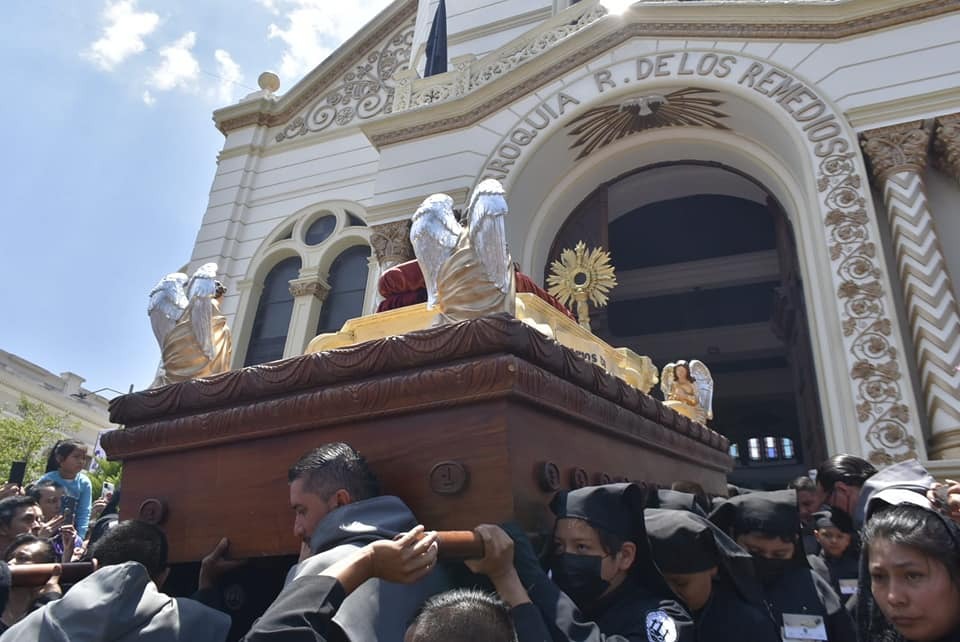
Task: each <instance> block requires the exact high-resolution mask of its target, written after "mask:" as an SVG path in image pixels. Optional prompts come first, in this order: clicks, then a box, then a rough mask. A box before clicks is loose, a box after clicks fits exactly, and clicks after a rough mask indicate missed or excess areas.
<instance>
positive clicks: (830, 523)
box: [0, 442, 960, 642]
mask: <svg viewBox="0 0 960 642" xmlns="http://www.w3.org/2000/svg"><path fill="white" fill-rule="evenodd" d="M85 455H86V453H85V451H84V449H83V446H82V444H78V443H76V442H61V443H58V444H57V446H55V447H54V449H53V451H52V452H51V455H50V460H49V462H48V463H49V465H48V472H47V474H46V475H44V476H43V477H41V478H40V479H39V480H37V481H36V482H35V483H33V484H31V485H29V486H28V487H26V488H22V489H21V488H20V487H19V486H17V487H13V486H11V485H8V486H5V487H4V488H3V489H2V494H3V495H5V496H6V497H5V498H3V499H2V500H0V551H3V561H0V611H2V622H0V631H5V632H4V633H3V634H2V636H0V642H8V641H13V640H16V641H26V640H30V641H33V640H42V641H44V642H47V641H54V642H59V641H61V640H63V641H68V640H70V641H75V640H83V641H87V640H89V641H95V640H96V641H101V640H102V641H107V640H118V641H120V640H198V641H199V640H203V641H207V640H212V641H219V640H226V639H227V638H228V635H229V632H230V629H231V618H230V616H229V615H228V614H227V612H226V611H225V610H223V605H222V600H221V599H220V594H219V591H218V582H219V580H220V578H221V577H222V576H223V575H224V574H225V573H228V572H230V571H231V570H233V569H235V568H237V567H238V566H239V565H240V564H242V562H241V561H236V560H231V559H229V542H228V540H226V539H223V540H221V541H220V542H219V544H218V545H217V546H216V548H215V549H214V550H213V551H211V553H210V554H209V555H208V556H206V557H205V558H204V560H203V561H202V563H201V565H200V570H199V577H198V578H197V591H196V592H195V593H194V594H193V595H192V596H190V597H189V598H188V597H175V596H171V595H167V594H166V593H164V592H163V586H164V582H165V580H166V578H167V574H168V572H169V568H168V564H167V540H166V536H165V534H164V532H163V531H162V530H161V529H160V528H158V527H156V526H154V525H151V524H149V523H146V522H141V521H136V520H126V521H119V519H118V517H117V511H116V506H117V502H118V501H119V492H117V493H115V494H114V495H113V496H105V497H102V498H100V499H98V500H97V501H93V500H92V497H91V489H90V482H89V480H87V479H86V477H85V476H84V474H83V473H82V472H81V469H82V467H83V461H84V459H85ZM288 479H289V499H290V505H291V508H292V509H293V513H294V516H293V530H294V533H295V534H296V536H297V537H298V538H299V539H300V541H301V542H302V551H301V555H300V559H299V561H298V562H297V563H296V564H295V565H294V566H293V567H292V568H290V570H289V572H288V574H287V577H286V582H285V585H284V587H283V589H282V591H281V592H280V593H279V595H278V596H277V597H276V599H275V600H274V601H273V603H272V604H271V605H270V606H269V608H267V609H266V611H265V612H264V613H263V614H262V615H261V616H260V617H259V619H257V620H256V621H255V622H254V624H253V626H252V627H251V628H250V630H249V631H246V632H244V634H243V638H242V639H243V640H246V641H247V642H256V641H268V640H281V641H286V640H290V641H297V642H299V641H308V642H309V641H316V642H320V641H324V642H329V641H343V640H349V641H352V642H368V641H369V642H373V641H377V642H379V641H384V642H386V641H390V642H393V641H396V642H401V641H402V642H434V641H441V640H442V641H445V642H452V641H465V642H470V641H474V640H476V641H481V640H482V641H484V642H501V641H502V642H547V641H552V642H573V641H578V642H579V641H590V642H600V641H607V642H625V641H630V642H634V641H636V642H640V641H643V642H693V641H699V642H715V641H729V642H739V641H748V642H781V641H783V642H793V641H797V640H827V641H829V642H854V641H859V642H867V641H874V640H879V641H882V642H902V641H908V642H950V641H956V642H960V525H958V524H960V484H956V483H953V482H949V481H948V482H947V483H943V484H941V483H937V482H936V481H935V480H934V479H933V477H932V476H930V475H929V473H927V471H926V470H924V469H923V468H922V466H921V465H920V464H919V463H918V462H916V461H910V462H903V463H899V464H895V465H892V466H889V467H887V468H885V469H883V470H881V471H879V472H878V471H877V470H876V469H875V468H874V467H873V466H872V465H871V464H870V463H868V462H866V461H864V460H863V459H860V458H858V457H854V456H851V455H837V456H835V457H832V458H831V459H829V460H828V461H826V462H824V463H823V464H822V465H821V466H820V467H819V468H818V469H817V471H816V475H815V477H814V476H813V475H811V477H801V478H798V479H796V480H793V481H792V482H791V483H790V484H789V485H788V488H786V489H784V490H775V491H751V490H747V489H743V488H737V487H735V486H729V487H728V493H727V496H724V497H711V496H709V495H708V494H707V493H705V492H704V491H703V489H702V488H700V487H699V486H698V485H697V484H695V483H693V482H683V481H680V482H677V483H675V484H674V485H673V487H672V488H670V489H665V488H661V489H658V488H655V487H649V486H646V485H641V484H636V483H616V484H606V485H601V486H588V487H585V488H580V489H576V490H571V491H560V492H558V493H557V494H556V495H555V496H554V497H553V498H552V501H551V502H550V505H549V508H550V510H551V511H552V513H553V515H554V517H555V523H554V527H553V529H552V537H550V538H546V540H545V541H544V542H542V543H541V542H533V541H531V539H530V538H528V536H527V534H526V533H525V532H524V531H523V529H522V528H520V527H519V526H518V525H517V524H514V523H504V524H499V525H494V524H480V525H477V527H476V529H475V531H474V532H475V534H476V536H477V538H478V539H479V540H480V541H482V543H483V554H482V557H477V558H475V559H468V560H466V561H463V562H460V561H451V560H449V559H445V558H444V557H443V556H442V555H441V542H440V540H439V537H438V534H437V533H435V532H431V531H428V530H426V529H425V528H424V527H423V526H422V525H420V524H418V520H417V518H416V516H415V515H414V514H413V512H412V511H411V510H410V508H409V507H408V506H406V504H404V502H403V501H402V500H401V499H400V498H398V497H395V496H392V495H390V494H388V493H384V492H383V490H382V489H381V488H380V484H379V482H378V480H377V478H376V476H375V475H374V474H373V472H372V471H371V470H370V468H369V467H368V465H367V463H366V461H365V460H364V458H363V457H362V456H361V455H360V454H359V453H358V452H357V451H356V450H354V449H353V448H352V447H351V446H349V445H347V444H344V443H331V444H325V445H323V446H321V447H319V448H317V449H315V450H312V451H310V452H309V453H306V454H305V455H304V456H303V457H302V458H301V459H300V460H299V461H297V462H296V463H294V465H293V466H292V467H291V468H290V470H289V473H288ZM64 496H66V497H69V498H72V501H65V500H64V499H63V497H64ZM535 544H542V545H540V546H536V547H535ZM74 560H89V561H91V562H92V568H93V569H94V570H93V572H92V573H91V574H89V575H88V576H87V577H85V578H84V579H81V580H79V581H76V582H75V583H73V584H72V585H70V586H67V585H63V586H61V583H60V581H59V580H60V575H59V569H60V568H62V567H58V566H54V567H53V570H52V573H51V574H50V579H49V580H48V581H47V582H46V584H44V585H43V586H36V587H24V586H16V585H14V586H11V569H12V573H13V574H16V573H17V572H18V571H19V569H18V567H21V565H27V564H43V563H56V562H69V561H74Z"/></svg>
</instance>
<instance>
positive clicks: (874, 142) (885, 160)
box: [860, 120, 930, 188]
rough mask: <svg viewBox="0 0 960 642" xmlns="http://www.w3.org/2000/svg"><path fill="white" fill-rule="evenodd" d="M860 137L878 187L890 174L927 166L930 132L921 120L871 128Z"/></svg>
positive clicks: (919, 170) (918, 169)
mask: <svg viewBox="0 0 960 642" xmlns="http://www.w3.org/2000/svg"><path fill="white" fill-rule="evenodd" d="M861 136H862V138H861V143H860V144H861V145H862V146H863V152H864V154H865V155H866V157H867V161H868V162H869V165H870V169H871V171H872V173H873V178H874V181H876V184H877V185H878V186H879V187H880V188H882V187H883V183H884V181H886V179H887V177H888V176H890V175H891V174H896V173H897V172H908V171H909V172H922V171H923V170H924V169H925V168H926V166H927V149H928V148H929V146H930V132H928V131H927V129H926V128H925V127H924V126H923V122H922V121H919V120H918V121H914V122H910V123H901V124H899V125H892V126H890V127H881V128H880V129H872V130H870V131H867V132H864V133H863V134H861Z"/></svg>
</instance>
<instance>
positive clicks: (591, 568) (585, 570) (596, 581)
mask: <svg viewBox="0 0 960 642" xmlns="http://www.w3.org/2000/svg"><path fill="white" fill-rule="evenodd" d="M602 561H603V557H601V556H599V555H572V554H570V553H560V554H558V555H555V556H554V557H553V561H552V562H551V563H550V571H551V572H552V574H553V581H554V583H556V585H557V586H559V587H560V590H561V591H563V592H564V593H566V594H567V595H568V596H569V597H570V599H571V600H573V601H574V602H575V603H576V605H577V606H579V607H580V608H584V607H586V606H588V605H590V604H591V603H592V602H594V601H596V599H597V598H598V597H600V594H601V593H603V592H604V591H606V590H607V589H608V588H609V587H610V582H608V581H606V580H605V579H603V578H602V577H600V563H601V562H602Z"/></svg>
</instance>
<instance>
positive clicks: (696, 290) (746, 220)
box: [190, 0, 960, 485]
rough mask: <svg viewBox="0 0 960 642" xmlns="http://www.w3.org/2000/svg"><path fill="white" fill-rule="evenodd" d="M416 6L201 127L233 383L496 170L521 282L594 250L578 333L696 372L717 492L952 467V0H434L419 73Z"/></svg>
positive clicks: (344, 310)
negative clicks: (441, 3) (597, 300)
mask: <svg viewBox="0 0 960 642" xmlns="http://www.w3.org/2000/svg"><path fill="white" fill-rule="evenodd" d="M437 4H438V0H396V1H395V2H393V3H392V4H391V5H390V6H389V7H387V8H386V9H385V10H384V11H383V12H382V13H381V14H380V15H378V16H377V17H376V18H374V19H373V21H372V22H370V23H369V24H368V25H366V26H365V27H364V28H363V29H362V30H361V31H360V32H358V33H357V34H355V35H354V36H353V37H352V38H351V39H350V40H349V41H347V42H346V43H345V44H344V45H343V46H341V47H340V48H339V49H338V50H337V51H336V52H335V53H334V54H333V55H331V56H330V57H329V58H328V59H326V60H323V61H317V62H318V63H319V64H318V66H317V67H316V68H315V69H314V70H313V71H311V72H310V73H309V74H307V76H306V77H304V78H302V79H300V80H299V82H297V83H296V84H295V85H293V86H292V87H290V88H289V89H287V90H286V91H285V92H284V93H278V86H277V84H276V77H274V76H263V77H261V89H262V90H261V91H259V92H257V93H255V94H251V95H250V96H248V97H246V98H245V99H244V100H242V101H240V102H239V103H238V104H235V105H231V106H228V107H225V108H223V109H220V110H218V111H217V112H215V114H214V119H215V122H216V125H217V127H218V128H219V129H220V130H221V131H222V132H223V134H224V135H225V142H224V145H223V150H222V152H221V153H220V155H219V160H218V168H217V172H216V177H215V179H214V183H213V187H212V190H211V194H210V202H209V206H208V208H207V210H206V213H205V214H204V217H203V222H202V225H201V227H200V231H199V234H198V236H197V240H196V245H195V247H194V249H193V255H192V257H191V263H190V268H191V269H194V268H196V267H197V266H198V265H200V264H202V263H205V262H207V261H216V262H217V263H219V265H220V268H221V272H222V274H223V275H224V277H225V282H226V285H227V286H228V288H229V294H228V296H227V298H226V299H225V302H224V306H223V309H224V311H225V313H226V314H227V316H228V318H229V320H230V324H231V327H232V328H233V332H234V360H235V361H234V367H242V366H244V365H252V364H257V363H262V362H266V361H270V360H274V359H279V358H283V357H291V356H295V355H299V354H302V353H303V351H304V349H305V348H306V346H307V344H308V342H309V341H310V340H311V339H312V338H313V337H314V336H316V335H317V334H319V333H322V332H329V331H334V330H337V329H339V328H340V326H341V325H342V323H343V322H344V321H345V320H347V319H349V318H352V317H356V316H360V315H362V314H370V313H372V312H373V311H374V310H375V308H376V305H377V303H378V302H379V298H378V296H377V279H378V276H379V275H380V273H381V272H382V271H383V270H384V269H386V268H389V267H391V266H393V265H396V264H398V263H400V262H403V261H406V260H409V259H411V258H412V250H411V247H410V244H409V240H408V233H409V224H410V222H409V219H410V217H411V215H412V213H413V212H414V210H415V209H416V208H417V207H418V205H419V204H420V202H421V201H422V200H423V199H424V198H425V197H426V196H428V195H430V194H432V193H437V192H444V193H447V194H450V195H451V196H452V197H453V198H454V200H455V201H456V203H457V207H458V208H462V207H463V206H464V205H465V203H466V200H467V197H468V194H469V193H470V191H471V189H472V188H473V187H474V186H475V185H476V184H477V183H478V182H479V181H481V180H482V179H484V178H497V179H499V180H500V181H501V182H502V183H503V185H504V187H505V189H506V192H507V200H508V203H509V205H510V213H509V216H508V222H507V227H508V241H509V245H510V249H511V253H512V255H513V257H514V259H515V260H516V261H517V262H518V263H519V265H520V267H521V269H522V270H523V272H525V273H527V274H528V275H530V276H532V277H533V278H534V280H536V281H537V282H539V283H541V284H542V283H543V280H544V275H545V272H546V271H547V270H548V269H549V266H550V263H551V261H552V260H553V259H554V258H556V257H557V255H558V253H559V252H560V251H561V250H563V249H565V248H567V247H572V246H573V245H574V244H575V243H576V242H577V241H579V240H584V241H586V242H587V244H588V245H590V246H594V247H604V248H606V249H608V250H609V251H610V253H611V254H612V257H613V264H614V265H615V267H616V268H617V276H618V280H619V285H618V286H617V288H615V289H614V290H613V292H612V300H611V303H610V305H609V306H608V307H607V308H605V309H604V310H600V311H594V312H593V313H592V317H593V329H594V332H595V333H596V334H597V335H598V336H600V337H602V338H603V339H604V340H606V341H607V342H608V343H610V344H611V345H613V346H626V347H629V348H631V349H633V350H634V351H636V352H637V353H639V354H643V355H649V356H650V357H651V358H653V360H654V362H655V363H656V364H657V365H658V366H659V367H662V366H663V365H664V364H666V363H667V362H669V361H674V360H677V359H691V358H696V359H701V360H703V361H704V362H706V363H707V364H708V365H709V366H710V368H711V370H712V371H713V376H714V378H715V380H716V394H715V398H714V411H715V415H716V418H715V419H714V420H713V422H712V423H711V426H712V427H713V428H715V429H716V430H718V431H719V432H721V433H723V434H724V435H726V436H727V437H729V438H730V440H731V442H732V444H733V445H732V446H731V453H732V454H733V455H734V456H735V457H736V458H737V461H738V466H737V469H736V471H735V473H734V475H733V476H732V478H733V479H734V480H736V481H740V482H743V483H755V484H764V483H766V484H770V485H780V484H782V482H783V481H784V480H785V479H787V478H789V477H790V476H792V475H795V474H797V473H798V472H801V471H803V470H806V469H807V468H810V467H813V466H815V465H816V464H817V463H818V462H819V461H821V460H822V459H823V458H824V457H825V456H827V455H829V454H833V453H837V452H847V453H853V454H858V455H861V456H863V457H865V458H867V459H869V460H871V461H872V462H874V463H876V464H878V465H885V464H888V463H892V462H895V461H900V460H903V459H907V458H911V457H918V458H920V459H921V460H924V461H926V462H929V466H930V468H931V469H932V470H933V471H934V472H935V474H937V475H943V474H948V473H950V474H957V473H960V394H958V393H960V374H958V372H957V366H960V310H958V305H957V300H958V297H960V287H958V286H960V281H957V280H955V279H954V278H952V277H951V275H954V277H955V278H960V184H958V179H960V36H958V34H960V3H958V2H956V0H792V1H791V0H779V1H776V2H774V1H769V0H722V1H721V0H717V1H713V0H705V1H680V2H677V1H659V0H649V1H644V2H636V3H633V4H632V5H631V4H630V3H629V2H625V1H624V0H619V1H618V2H614V1H613V0H610V1H608V2H604V1H603V0H581V1H579V2H574V1H571V0H446V10H447V16H448V20H447V25H448V29H447V30H448V53H449V61H450V62H449V67H448V71H447V72H446V73H441V74H438V75H433V76H430V77H426V78H423V77H422V75H423V69H424V62H425V57H426V43H427V39H428V34H429V32H430V28H431V23H432V20H433V18H434V15H435V12H436V7H437ZM284 80H285V81H287V82H291V81H293V80H295V79H284Z"/></svg>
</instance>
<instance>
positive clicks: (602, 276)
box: [547, 241, 617, 330]
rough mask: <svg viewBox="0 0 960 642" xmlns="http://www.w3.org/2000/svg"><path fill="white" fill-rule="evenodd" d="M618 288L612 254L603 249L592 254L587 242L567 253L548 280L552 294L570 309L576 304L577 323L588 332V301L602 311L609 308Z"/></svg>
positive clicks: (562, 254)
mask: <svg viewBox="0 0 960 642" xmlns="http://www.w3.org/2000/svg"><path fill="white" fill-rule="evenodd" d="M616 285H617V277H616V276H615V274H614V268H613V266H612V265H611V264H610V253H609V252H607V251H606V250H604V249H602V248H594V249H592V250H589V251H588V250H587V246H586V244H585V243H584V242H583V241H580V242H579V243H577V245H576V247H574V248H573V249H572V250H571V249H569V248H568V249H566V250H564V251H563V252H562V253H561V254H560V260H559V261H554V262H553V263H552V264H551V265H550V276H549V277H547V289H548V290H549V292H550V294H552V295H553V296H555V297H557V299H559V300H560V302H561V303H563V304H564V305H566V306H568V307H569V306H570V303H571V302H574V303H576V310H577V320H578V321H579V323H580V325H581V326H583V327H584V328H586V329H587V330H589V329H590V308H589V305H588V301H589V302H590V303H593V304H594V305H595V306H597V307H598V308H602V307H604V306H606V305H607V302H608V300H609V299H608V298H607V294H608V293H609V292H610V290H611V289H613V287H614V286H616Z"/></svg>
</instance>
